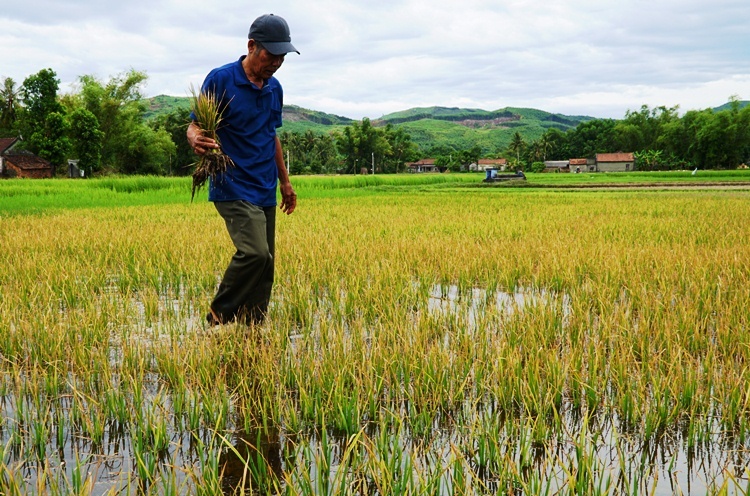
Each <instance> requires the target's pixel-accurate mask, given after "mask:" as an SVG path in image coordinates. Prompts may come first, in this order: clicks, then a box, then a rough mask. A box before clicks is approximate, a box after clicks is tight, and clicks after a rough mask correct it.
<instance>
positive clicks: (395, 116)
mask: <svg viewBox="0 0 750 496" xmlns="http://www.w3.org/2000/svg"><path fill="white" fill-rule="evenodd" d="M144 104H145V105H146V108H147V111H146V118H147V119H151V118H155V117H158V116H160V115H164V114H167V113H170V112H172V111H174V110H177V109H183V108H184V109H188V108H190V98H189V97H176V96H165V95H160V96H156V97H153V98H148V99H147V100H146V101H145V102H144ZM283 119H284V128H283V129H284V131H289V132H296V133H304V132H306V131H308V130H311V131H313V132H315V133H328V132H331V131H334V130H340V129H342V128H344V127H345V126H348V125H351V124H352V123H353V122H355V121H354V120H353V119H350V118H347V117H342V116H339V115H333V114H327V113H324V112H319V111H315V110H309V109H305V108H302V107H298V106H296V105H285V106H284V113H283ZM591 119H592V117H586V116H568V115H562V114H552V113H549V112H544V111H542V110H536V109H529V108H515V107H506V108H504V109H498V110H493V111H487V110H481V109H461V108H455V107H454V108H448V107H426V108H412V109H408V110H404V111H401V112H394V113H392V114H388V115H384V116H383V117H381V118H379V119H373V120H372V123H373V125H375V126H385V125H387V124H390V125H392V126H397V127H402V128H403V129H404V130H406V131H408V132H409V134H410V135H411V137H412V140H413V141H414V142H415V143H417V144H418V145H419V146H420V147H421V148H423V149H429V148H432V147H436V146H437V147H448V148H453V149H457V150H462V149H469V148H471V147H473V146H475V145H479V146H480V147H481V148H482V152H483V153H493V152H496V151H499V150H502V149H504V148H505V147H507V145H508V143H510V140H511V138H512V137H513V135H514V134H515V133H516V132H519V133H521V136H523V139H524V140H525V141H526V142H529V141H533V140H536V139H539V137H541V136H542V134H544V132H545V131H546V130H547V129H549V128H553V127H554V128H557V129H560V130H561V131H563V132H564V131H567V130H568V129H572V128H575V127H576V126H577V125H578V124H580V123H581V122H584V121H587V120H591Z"/></svg>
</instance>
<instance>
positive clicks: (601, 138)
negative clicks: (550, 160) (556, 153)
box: [562, 119, 620, 158]
mask: <svg viewBox="0 0 750 496" xmlns="http://www.w3.org/2000/svg"><path fill="white" fill-rule="evenodd" d="M615 125H616V121H615V120H614V119H594V120H590V121H586V122H582V123H580V124H578V126H576V128H575V129H571V130H570V131H568V132H567V135H566V141H567V151H568V155H569V156H568V157H562V158H574V157H575V158H593V157H594V156H596V154H597V153H608V152H613V151H617V150H618V149H620V148H619V146H618V145H617V142H616V139H615V133H614V129H615Z"/></svg>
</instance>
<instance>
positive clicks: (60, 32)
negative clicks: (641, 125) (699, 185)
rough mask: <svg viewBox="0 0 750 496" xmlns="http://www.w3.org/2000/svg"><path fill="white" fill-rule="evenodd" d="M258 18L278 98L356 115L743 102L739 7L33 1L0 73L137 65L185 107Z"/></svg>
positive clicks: (693, 3) (683, 3) (9, 39)
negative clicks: (280, 53)
mask: <svg viewBox="0 0 750 496" xmlns="http://www.w3.org/2000/svg"><path fill="white" fill-rule="evenodd" d="M266 12H273V13H276V14H277V15H282V16H283V17H285V18H286V19H287V21H288V22H289V24H290V26H291V29H292V40H293V42H294V44H295V45H296V46H297V48H298V49H299V50H300V52H301V55H300V56H297V54H290V55H289V56H288V57H287V61H286V63H285V65H284V67H283V68H282V70H281V71H280V72H279V73H278V77H279V79H280V80H281V81H282V84H283V85H284V88H285V93H286V94H285V100H286V101H287V102H288V103H293V104H296V105H301V106H303V107H308V108H312V109H315V110H321V111H325V112H330V113H335V114H338V115H344V116H347V117H352V118H355V119H359V118H361V117H365V116H366V117H372V118H376V117H379V116H381V115H383V114H386V113H389V112H394V111H398V110H404V109H406V108H409V107H417V106H433V105H438V106H467V107H472V108H484V109H487V110H493V109H496V108H501V107H505V106H514V107H535V108H539V109H543V110H548V111H552V112H561V113H567V114H576V115H591V116H595V117H613V118H621V117H623V116H624V114H625V112H626V111H627V110H635V109H638V108H640V106H641V105H643V104H647V105H649V106H660V105H664V106H668V107H671V106H675V105H679V106H680V108H681V110H683V111H685V110H689V109H695V108H708V107H713V106H717V105H721V104H723V103H725V102H726V101H727V99H728V98H729V97H730V96H732V95H738V96H739V97H740V98H744V99H750V84H749V83H750V69H748V68H749V67H750V63H749V62H750V51H749V50H747V46H750V35H749V34H748V30H747V29H746V27H745V23H746V21H747V19H748V18H750V4H747V2H746V0H717V1H714V2H705V1H703V0H679V1H678V0H651V1H648V2H647V1H644V0H634V1H631V2H616V1H614V0H600V1H597V2H592V1H590V0H550V1H547V2H538V1H531V0H506V1H501V0H462V1H460V2H455V1H452V0H432V1H427V0H380V1H374V0H364V1H361V2H349V1H345V0H320V1H317V2H312V3H311V2H306V1H302V0H259V1H257V2H254V3H253V4H252V5H248V4H247V3H246V2H240V1H239V0H223V1H221V2H220V3H219V4H207V3H205V2H202V1H201V2H199V1H197V0H183V1H178V0H150V1H146V0H132V1H131V2H127V3H122V2H114V1H112V0H101V1H99V2H95V3H91V2H89V1H83V0H69V1H67V2H59V1H40V0H31V1H26V2H14V3H12V4H11V5H8V6H5V7H4V8H3V11H2V13H0V46H2V47H3V50H2V51H1V52H0V77H13V79H14V80H16V82H17V83H19V84H20V83H21V82H22V81H23V79H25V78H26V77H28V76H29V75H31V74H34V73H36V72H38V71H39V70H41V69H44V68H47V67H49V68H52V69H53V70H55V71H56V72H57V74H58V77H59V78H60V79H61V81H62V86H63V88H69V87H70V85H71V84H72V83H74V82H75V81H76V79H77V78H78V77H79V76H81V75H84V74H93V75H95V76H97V77H99V78H102V79H106V78H108V77H109V76H113V75H117V74H121V73H123V72H126V71H127V70H129V69H131V68H134V69H136V70H142V71H145V72H146V73H147V74H148V75H149V82H148V86H147V87H146V89H145V92H146V94H148V95H157V94H162V93H164V94H172V95H180V96H184V95H186V94H187V92H188V88H189V87H190V85H191V84H193V85H198V84H200V82H201V81H202V79H203V77H204V75H205V74H206V73H207V72H208V71H209V70H210V69H212V68H213V67H215V66H218V65H221V64H224V63H226V62H229V61H231V60H236V58H238V57H239V56H240V55H241V54H242V53H243V52H244V50H245V45H246V38H247V30H248V28H249V25H250V23H251V22H252V19H253V18H255V17H256V16H257V15H259V14H261V13H266Z"/></svg>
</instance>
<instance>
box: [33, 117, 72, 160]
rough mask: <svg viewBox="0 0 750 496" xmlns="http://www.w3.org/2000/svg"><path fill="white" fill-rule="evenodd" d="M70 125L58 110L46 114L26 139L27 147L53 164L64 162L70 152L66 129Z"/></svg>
mask: <svg viewBox="0 0 750 496" xmlns="http://www.w3.org/2000/svg"><path fill="white" fill-rule="evenodd" d="M69 127H70V125H69V124H68V121H67V120H66V119H65V116H64V115H63V114H62V113H60V112H52V113H50V114H48V115H47V116H46V117H45V119H44V123H43V124H42V127H41V128H38V129H36V130H35V131H34V132H33V133H32V135H31V136H30V137H29V139H28V145H29V149H30V150H32V151H33V152H34V153H36V154H37V155H39V156H40V157H42V158H44V159H47V160H49V161H50V162H51V163H52V164H53V165H54V166H59V165H62V164H64V163H66V161H67V158H68V153H69V152H70V139H69V138H68V129H69Z"/></svg>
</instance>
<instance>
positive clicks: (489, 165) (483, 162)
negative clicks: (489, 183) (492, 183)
mask: <svg viewBox="0 0 750 496" xmlns="http://www.w3.org/2000/svg"><path fill="white" fill-rule="evenodd" d="M506 167H508V159H505V158H480V159H479V161H478V162H476V163H473V164H469V170H472V171H486V170H487V169H497V170H499V171H504V170H505V168H506Z"/></svg>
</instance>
